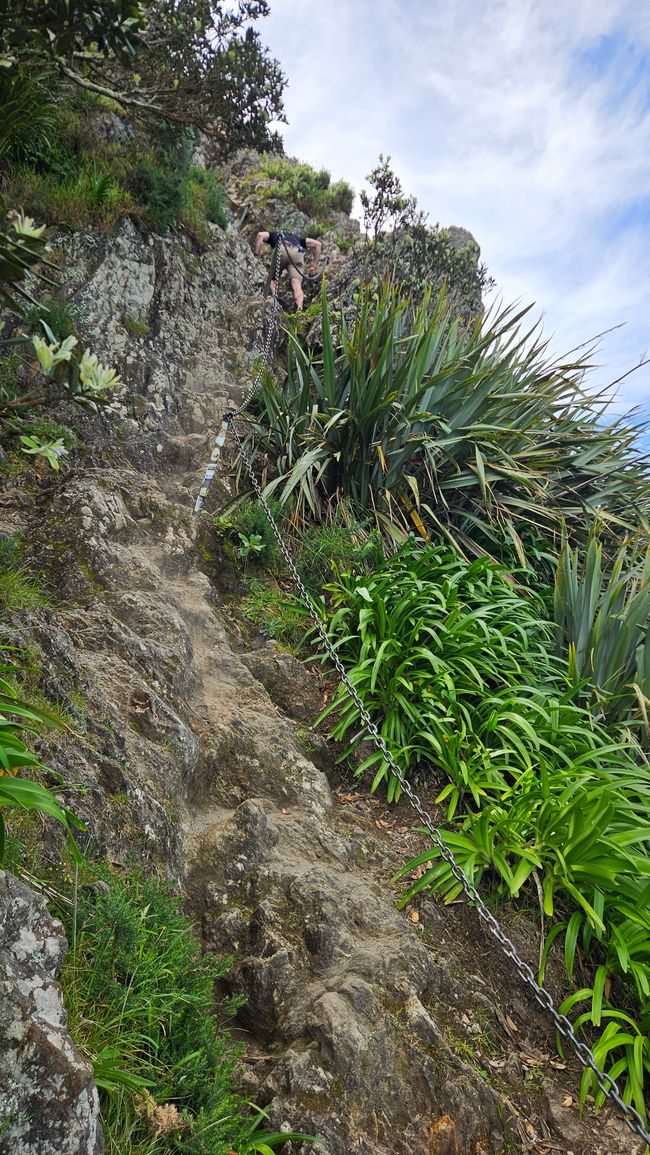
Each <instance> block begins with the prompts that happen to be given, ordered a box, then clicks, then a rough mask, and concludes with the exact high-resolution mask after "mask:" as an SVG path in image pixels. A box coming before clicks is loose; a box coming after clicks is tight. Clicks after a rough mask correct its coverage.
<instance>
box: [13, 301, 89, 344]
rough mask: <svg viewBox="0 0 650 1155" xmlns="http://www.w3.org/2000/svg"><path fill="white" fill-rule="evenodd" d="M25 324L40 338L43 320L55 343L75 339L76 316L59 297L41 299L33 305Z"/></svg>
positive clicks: (68, 304) (66, 302)
mask: <svg viewBox="0 0 650 1155" xmlns="http://www.w3.org/2000/svg"><path fill="white" fill-rule="evenodd" d="M26 320H27V323H28V324H29V325H31V327H32V329H35V330H37V331H38V332H39V333H40V335H41V336H42V335H43V333H42V328H41V324H40V322H41V320H45V321H46V322H47V325H48V327H49V329H50V330H51V331H52V333H53V334H54V336H55V337H56V339H57V341H65V339H66V337H71V336H72V337H77V336H78V333H77V327H76V326H77V315H76V311H75V309H74V308H73V306H72V305H71V304H70V302H69V301H64V300H62V299H61V298H60V297H51V296H45V297H42V298H41V300H40V301H39V303H38V304H37V305H33V306H32V308H31V309H30V310H29V312H28V313H27V316H26Z"/></svg>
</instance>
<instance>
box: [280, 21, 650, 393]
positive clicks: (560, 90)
mask: <svg viewBox="0 0 650 1155" xmlns="http://www.w3.org/2000/svg"><path fill="white" fill-rule="evenodd" d="M270 4H271V15H270V17H268V18H267V19H266V20H264V21H263V22H262V24H261V25H260V31H261V35H262V38H263V40H264V42H265V43H266V44H267V45H268V46H269V48H270V50H271V52H272V54H273V55H274V56H276V57H277V58H278V59H279V60H280V62H281V63H282V65H283V68H284V71H285V73H286V74H287V76H288V78H289V87H288V89H287V92H286V98H285V105H286V112H287V117H288V120H289V124H288V126H286V127H284V128H283V129H282V132H283V135H284V141H285V149H286V151H287V152H288V153H289V154H290V155H292V156H297V157H299V158H300V159H301V160H305V161H308V162H309V163H310V164H312V165H315V166H317V167H319V168H322V167H324V168H328V169H329V170H330V172H331V173H332V177H333V179H339V178H344V179H346V180H348V181H349V182H350V183H351V184H352V185H353V186H354V188H355V189H356V190H357V191H358V190H359V188H361V187H363V185H364V178H365V176H366V175H367V173H368V172H370V170H371V169H372V168H373V167H374V166H375V164H376V163H377V159H378V156H379V153H380V152H382V153H384V154H387V153H388V154H390V156H391V167H392V168H393V169H394V170H395V171H396V172H397V174H398V175H399V177H400V178H401V180H402V184H403V185H404V188H405V191H406V192H408V193H414V194H415V195H416V197H417V199H418V202H419V205H420V207H421V208H423V209H425V210H426V211H427V212H428V213H429V218H430V221H431V222H432V223H435V222H439V223H440V224H441V225H449V224H455V225H462V226H464V227H465V228H468V229H470V230H471V232H472V233H473V234H474V236H475V237H476V239H477V240H478V242H479V244H480V246H481V250H482V257H483V259H484V260H485V262H486V263H487V265H488V268H489V271H490V273H491V274H492V275H493V276H494V278H495V279H496V282H497V292H498V294H499V295H500V296H501V297H502V298H503V300H504V301H505V302H506V303H510V302H511V301H513V300H519V299H520V300H522V302H525V303H530V302H535V303H536V315H540V314H543V317H544V332H545V335H546V336H547V337H549V338H550V339H551V348H552V350H553V352H555V353H557V354H561V353H564V352H566V351H568V350H569V349H571V348H573V347H574V346H576V345H579V344H581V343H582V342H584V341H587V340H588V339H590V338H591V337H593V336H595V335H596V334H597V333H600V332H602V331H603V330H605V329H609V328H611V327H612V326H615V325H619V324H621V323H624V325H623V327H622V328H620V329H617V330H616V331H615V332H613V333H610V334H609V335H608V336H607V337H606V338H604V341H603V344H602V347H601V349H600V351H599V355H598V360H599V362H600V367H599V368H598V369H597V370H596V372H595V373H594V374H593V375H592V377H591V383H592V384H593V385H594V386H597V385H606V384H608V383H609V382H611V381H613V380H614V379H615V378H617V377H620V376H621V375H622V374H624V373H626V372H627V370H629V369H631V368H632V367H633V366H634V365H636V364H637V363H638V362H639V360H640V359H641V358H642V357H643V356H644V355H650V309H649V306H650V251H649V248H650V0H555V2H553V0H444V2H443V0H270ZM631 404H641V405H643V407H644V408H645V409H648V410H649V411H650V365H648V366H646V367H644V368H641V369H639V370H638V372H636V373H634V374H632V376H630V377H629V378H627V379H626V380H625V381H624V382H622V383H621V385H620V386H619V402H618V405H617V408H618V407H619V406H623V405H628V406H629V405H631Z"/></svg>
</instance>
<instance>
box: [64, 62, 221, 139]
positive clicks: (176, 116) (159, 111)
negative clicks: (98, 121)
mask: <svg viewBox="0 0 650 1155" xmlns="http://www.w3.org/2000/svg"><path fill="white" fill-rule="evenodd" d="M56 65H57V68H58V70H59V72H60V73H61V74H62V75H63V76H65V77H67V79H68V80H71V81H72V83H73V84H77V85H78V86H79V88H85V89H86V91H88V92H96V93H98V94H99V96H107V97H108V98H109V99H110V100H114V101H115V102H116V103H117V104H121V105H122V107H123V108H138V109H140V110H141V111H142V112H146V113H148V114H149V115H152V114H153V115H155V116H161V117H163V118H164V119H165V120H173V121H176V122H177V123H178V124H197V125H198V124H199V121H198V120H197V118H196V117H193V116H184V115H183V114H182V113H179V112H172V111H171V110H170V109H168V108H161V107H160V105H158V104H153V103H151V102H148V101H145V100H138V98H137V97H135V96H127V95H126V94H125V93H122V92H115V90H114V89H112V88H107V87H106V85H104V84H97V83H96V82H95V81H94V80H88V79H87V78H86V77H85V76H81V75H80V74H79V73H78V72H75V71H74V69H73V68H69V67H68V65H67V64H65V63H64V62H63V61H62V60H57V62H56ZM212 131H219V130H218V129H217V130H215V129H212Z"/></svg>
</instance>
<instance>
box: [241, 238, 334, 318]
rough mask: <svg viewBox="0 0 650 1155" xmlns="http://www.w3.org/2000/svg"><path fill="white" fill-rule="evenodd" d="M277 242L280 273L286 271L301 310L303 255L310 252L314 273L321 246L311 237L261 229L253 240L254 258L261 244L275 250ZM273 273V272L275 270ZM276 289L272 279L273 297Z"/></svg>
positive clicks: (303, 270)
mask: <svg viewBox="0 0 650 1155" xmlns="http://www.w3.org/2000/svg"><path fill="white" fill-rule="evenodd" d="M278 242H279V244H280V273H282V271H283V269H287V270H288V272H289V280H290V281H291V288H292V289H293V296H294V300H295V302H296V308H298V309H302V306H303V301H304V299H305V295H304V293H303V291H302V278H303V274H304V272H305V253H306V252H307V249H309V251H310V252H311V254H312V265H311V268H312V270H313V271H314V272H315V271H316V269H317V268H318V262H319V261H320V254H321V249H322V247H323V246H322V245H321V243H320V241H315V240H314V238H313V237H299V236H298V235H297V234H296V233H285V232H280V231H276V232H267V231H266V229H261V230H260V232H259V233H258V234H257V237H256V239H255V256H256V257H259V255H260V253H261V251H262V245H263V244H267V245H270V246H271V248H272V249H275V246H276V245H277V244H278ZM273 271H274V272H275V269H274V270H273ZM276 289H277V286H276V283H275V279H274V278H272V279H271V293H272V294H273V296H275V293H276Z"/></svg>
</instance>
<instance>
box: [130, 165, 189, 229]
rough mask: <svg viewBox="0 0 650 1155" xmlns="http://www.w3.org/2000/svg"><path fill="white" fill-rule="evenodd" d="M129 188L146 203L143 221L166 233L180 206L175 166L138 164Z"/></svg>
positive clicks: (180, 184)
mask: <svg viewBox="0 0 650 1155" xmlns="http://www.w3.org/2000/svg"><path fill="white" fill-rule="evenodd" d="M131 187H132V191H133V193H134V195H135V196H136V198H137V199H138V201H140V203H141V204H143V205H144V206H145V212H144V220H145V223H146V224H147V225H148V226H149V228H150V229H152V230H153V231H154V232H155V233H160V234H161V235H164V234H165V233H167V232H169V230H170V229H171V228H173V227H174V225H175V224H176V222H177V220H178V218H179V216H180V213H181V210H182V208H183V179H182V176H181V174H180V172H179V171H178V169H176V168H174V167H173V166H170V167H169V168H159V167H158V165H156V164H153V163H151V162H144V163H142V164H139V165H138V166H137V168H136V170H135V172H134V175H133V181H132V186H131Z"/></svg>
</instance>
